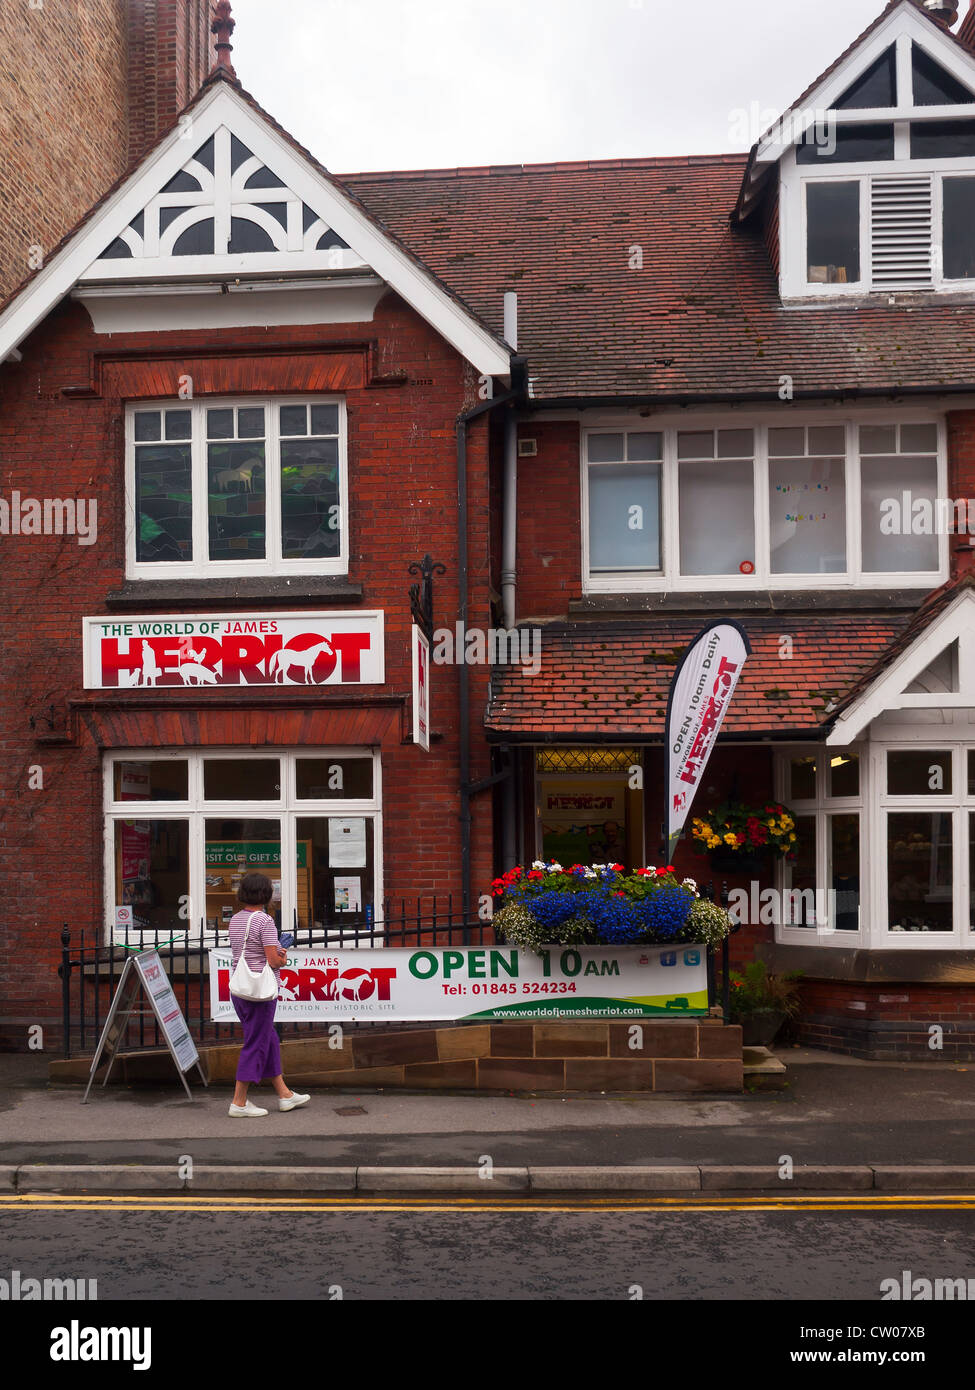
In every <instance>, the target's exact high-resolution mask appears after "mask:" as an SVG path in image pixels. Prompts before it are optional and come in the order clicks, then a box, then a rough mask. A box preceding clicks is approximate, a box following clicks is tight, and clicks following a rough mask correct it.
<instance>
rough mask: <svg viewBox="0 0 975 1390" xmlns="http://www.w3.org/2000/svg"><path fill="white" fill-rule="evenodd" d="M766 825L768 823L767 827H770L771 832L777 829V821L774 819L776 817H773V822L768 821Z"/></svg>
mask: <svg viewBox="0 0 975 1390" xmlns="http://www.w3.org/2000/svg"><path fill="white" fill-rule="evenodd" d="M765 823H766V825H767V826H768V828H769V830H774V829H775V819H774V817H773V819H772V820H770V821H766V822H765Z"/></svg>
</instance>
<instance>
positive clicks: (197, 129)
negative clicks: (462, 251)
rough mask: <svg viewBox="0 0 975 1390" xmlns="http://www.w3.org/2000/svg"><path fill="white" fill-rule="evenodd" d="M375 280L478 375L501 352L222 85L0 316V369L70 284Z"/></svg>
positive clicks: (490, 371) (87, 289)
mask: <svg viewBox="0 0 975 1390" xmlns="http://www.w3.org/2000/svg"><path fill="white" fill-rule="evenodd" d="M369 271H371V272H372V273H373V276H375V277H378V279H379V280H380V281H381V282H383V283H385V284H386V285H388V286H389V287H390V288H392V289H393V290H395V291H396V292H397V293H398V294H399V295H400V296H401V297H402V298H403V299H404V300H405V301H406V302H407V303H408V304H410V305H411V306H412V308H414V309H415V310H416V312H417V313H418V314H420V315H421V317H423V318H424V319H426V321H427V322H428V323H429V324H430V325H431V326H432V327H433V328H434V329H435V330H436V331H437V332H439V333H440V334H441V336H442V337H443V338H445V339H446V341H447V342H449V343H450V344H451V345H452V346H453V347H454V348H455V349H456V350H457V351H458V352H459V353H460V354H461V355H462V356H463V357H464V358H466V360H467V361H468V362H470V363H471V364H472V366H474V367H475V369H476V370H477V371H479V372H481V373H483V374H484V375H487V376H498V377H507V376H508V375H509V373H510V360H511V354H510V351H509V350H508V349H507V348H506V347H505V345H504V344H503V343H502V342H501V340H500V339H498V338H497V337H495V335H494V334H493V333H491V332H490V331H489V330H488V329H487V328H486V327H485V326H484V325H483V324H481V323H480V322H479V321H478V320H477V319H476V318H475V317H474V316H473V315H472V314H471V313H470V312H469V311H467V310H465V309H464V308H463V306H461V305H460V304H458V302H457V301H456V300H455V299H454V298H453V297H452V296H451V295H450V294H449V293H448V292H447V290H446V289H445V288H444V286H443V285H441V284H440V282H439V281H438V280H437V279H436V277H435V276H434V275H433V274H432V273H431V272H429V271H427V270H426V269H425V268H424V267H423V266H421V265H419V264H418V263H417V262H416V261H415V260H414V258H413V257H411V256H410V255H409V254H408V253H407V252H406V251H405V250H403V249H402V248H401V247H400V246H399V245H398V244H397V243H396V242H395V241H394V240H393V239H392V238H391V237H389V236H388V235H386V234H385V233H384V232H383V231H382V230H381V229H380V228H379V227H378V226H377V225H376V224H375V223H374V222H373V221H372V220H371V219H370V218H369V217H368V216H367V215H366V214H365V213H364V212H363V210H362V209H361V208H360V207H359V206H358V204H357V203H356V202H355V200H354V199H353V198H352V197H350V196H348V195H347V194H345V193H344V191H343V190H342V189H341V188H340V187H338V186H337V185H336V184H335V183H333V182H332V181H330V180H329V179H328V178H326V177H324V176H323V175H322V174H321V173H320V172H319V171H318V170H317V169H316V168H315V167H314V166H313V165H312V164H310V163H309V162H308V160H307V159H305V158H303V157H302V155H301V154H300V152H299V151H298V150H296V149H295V148H294V147H293V146H292V145H291V144H290V142H289V141H288V140H287V139H286V138H285V137H284V136H282V135H281V133H280V132H279V131H277V130H275V129H274V127H273V126H272V125H271V124H270V123H269V122H268V121H267V120H265V119H264V118H263V117H262V116H261V115H260V114H259V113H258V112H257V111H255V110H254V109H253V108H252V107H251V106H250V104H249V103H248V102H247V101H246V100H245V99H244V97H242V96H241V95H240V93H239V92H238V91H237V90H236V88H234V87H233V86H231V85H230V84H229V83H228V82H218V83H216V84H214V86H213V87H211V88H210V89H209V90H208V91H206V92H204V94H203V96H202V97H201V98H200V99H199V101H198V103H197V104H196V105H195V106H193V107H191V108H190V109H189V110H188V111H187V112H186V113H185V114H184V115H183V116H182V117H181V118H180V121H179V124H178V126H177V127H176V128H175V129H174V130H173V131H172V132H171V133H170V135H169V136H168V137H167V138H166V139H165V140H164V141H163V142H162V144H161V145H160V146H159V147H158V148H157V149H156V150H155V152H154V153H153V154H152V155H150V156H149V158H148V159H147V160H146V161H145V162H144V163H143V164H142V165H141V166H140V167H139V169H137V170H136V171H135V173H133V174H132V176H131V177H130V178H129V179H127V180H126V181H125V183H124V184H122V186H121V187H120V188H118V189H116V191H115V192H114V193H113V194H112V195H111V196H110V197H108V198H107V199H106V200H105V203H104V205H103V206H102V207H100V208H99V209H98V210H97V212H96V213H95V214H94V215H93V216H92V217H91V218H89V220H88V221H87V222H85V223H84V224H83V225H82V226H81V227H80V228H79V229H78V231H77V232H76V233H75V235H74V236H73V237H71V239H70V240H69V241H68V242H67V243H66V245H65V246H63V247H62V248H61V250H60V251H59V252H58V253H57V254H56V255H54V256H52V257H51V259H50V261H49V262H48V263H47V264H46V265H45V267H44V268H43V269H42V270H41V271H40V272H39V273H38V275H37V276H36V277H35V278H34V279H33V280H32V281H31V282H30V283H29V284H28V285H27V286H25V288H24V289H23V291H22V292H21V293H20V294H18V295H16V296H15V297H14V299H13V300H12V301H11V303H10V304H9V305H8V306H7V309H6V310H5V311H4V312H3V314H0V362H4V361H6V360H7V358H8V357H10V355H11V353H12V352H13V351H14V350H15V349H16V348H18V347H19V346H20V344H21V343H22V342H23V341H24V339H25V338H26V337H27V335H28V334H29V333H30V332H31V331H32V329H33V328H35V327H36V326H37V324H38V323H39V322H40V321H41V320H42V319H43V318H44V317H45V316H46V315H47V314H48V313H49V312H50V310H51V309H52V308H53V307H54V306H55V305H56V304H57V303H58V302H59V301H60V300H61V299H62V298H63V297H64V296H65V295H66V294H69V293H70V292H71V291H72V290H74V289H75V288H76V287H80V294H81V295H82V296H84V295H86V294H87V293H98V291H99V289H100V287H102V286H105V287H106V289H107V288H108V287H109V286H110V287H112V288H113V290H114V289H115V288H122V289H123V290H124V288H125V287H126V286H131V287H132V289H133V293H138V292H139V287H140V286H146V287H148V286H149V285H150V284H151V285H153V286H157V285H159V284H165V283H172V284H174V285H175V284H177V283H179V282H182V283H183V284H187V283H189V282H192V281H194V280H195V281H204V280H208V279H209V280H211V281H214V280H216V281H219V280H224V281H227V280H230V281H232V282H233V281H236V280H238V279H239V280H241V281H243V282H246V281H247V280H248V279H251V280H252V282H256V281H257V280H259V278H260V277H262V276H263V277H265V278H269V277H272V276H273V277H275V278H277V277H289V276H292V275H300V276H302V277H304V278H305V279H306V280H307V279H308V278H309V276H312V277H315V278H316V279H320V280H321V283H322V285H323V286H326V285H327V284H328V283H329V282H330V280H332V279H339V280H341V281H342V282H343V283H344V284H345V285H346V286H348V284H349V276H350V274H351V275H356V274H359V275H365V274H368V272H369Z"/></svg>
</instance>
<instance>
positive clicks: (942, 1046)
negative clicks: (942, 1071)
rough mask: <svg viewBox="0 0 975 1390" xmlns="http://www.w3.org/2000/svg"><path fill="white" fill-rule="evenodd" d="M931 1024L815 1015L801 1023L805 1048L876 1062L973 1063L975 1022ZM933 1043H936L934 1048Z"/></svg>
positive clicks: (799, 1029)
mask: <svg viewBox="0 0 975 1390" xmlns="http://www.w3.org/2000/svg"><path fill="white" fill-rule="evenodd" d="M934 1026H935V1027H936V1028H938V1029H940V1030H941V1031H940V1032H937V1031H934V1032H933V1031H932V1025H931V1024H929V1023H919V1022H916V1021H912V1020H908V1019H877V1018H863V1019H855V1018H850V1017H849V1016H848V1015H846V1016H844V1015H842V1014H836V1015H830V1014H811V1015H804V1016H803V1017H802V1018H800V1019H799V1020H798V1025H797V1035H796V1036H797V1041H798V1042H800V1043H801V1044H802V1046H803V1047H819V1048H822V1049H823V1050H824V1051H826V1052H843V1053H846V1054H847V1056H850V1057H862V1058H864V1059H865V1060H867V1061H872V1062H933V1063H938V1062H973V1061H975V1023H939V1024H937V1025H934ZM932 1044H935V1045H934V1046H932Z"/></svg>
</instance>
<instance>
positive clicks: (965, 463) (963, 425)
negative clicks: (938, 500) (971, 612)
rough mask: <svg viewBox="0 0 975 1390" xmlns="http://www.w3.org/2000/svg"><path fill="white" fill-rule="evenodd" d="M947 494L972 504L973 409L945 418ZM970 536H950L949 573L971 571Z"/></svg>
mask: <svg viewBox="0 0 975 1390" xmlns="http://www.w3.org/2000/svg"><path fill="white" fill-rule="evenodd" d="M947 420H948V496H949V497H951V498H952V499H953V500H955V501H958V500H960V499H961V498H963V497H965V498H968V499H970V505H972V506H975V410H952V411H950V412H949V414H948V417H947ZM970 539H971V538H970V537H952V539H951V541H950V542H949V544H950V547H951V569H952V573H953V574H962V573H965V572H968V571H971V570H975V546H973V545H970V544H969V540H970Z"/></svg>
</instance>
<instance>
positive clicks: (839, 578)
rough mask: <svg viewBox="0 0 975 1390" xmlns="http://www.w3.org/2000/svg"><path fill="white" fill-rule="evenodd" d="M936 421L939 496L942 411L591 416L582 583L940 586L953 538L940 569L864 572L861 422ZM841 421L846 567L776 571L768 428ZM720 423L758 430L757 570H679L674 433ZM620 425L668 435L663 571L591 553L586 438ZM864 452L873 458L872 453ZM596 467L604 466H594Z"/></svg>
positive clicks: (597, 588) (601, 586) (719, 587)
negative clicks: (611, 563) (610, 568)
mask: <svg viewBox="0 0 975 1390" xmlns="http://www.w3.org/2000/svg"><path fill="white" fill-rule="evenodd" d="M896 424H933V425H936V426H937V430H938V445H937V489H938V490H937V496H938V497H946V496H947V491H948V444H947V428H946V424H945V417H944V414H943V413H940V412H937V411H933V410H931V409H929V408H924V409H917V410H912V409H907V408H904V407H897V408H894V409H886V410H878V409H873V410H862V411H855V412H844V413H842V414H840V413H838V412H830V411H823V410H820V411H818V412H817V411H814V410H810V411H804V410H800V409H796V408H792V409H790V411H789V412H788V414H783V415H782V416H780V417H779V418H774V417H772V416H770V415H769V412H768V411H767V410H766V411H765V412H763V413H758V412H747V411H740V412H736V413H734V414H716V415H697V416H692V415H686V416H675V415H665V414H661V415H660V416H653V417H651V418H650V419H646V418H643V417H639V416H636V417H635V416H633V415H632V414H630V415H620V416H613V417H605V418H601V419H600V421H599V423H597V422H596V421H595V420H590V419H587V420H586V421H585V422H584V423H583V424H582V427H581V428H580V431H579V469H580V484H579V489H580V515H581V529H582V536H581V548H582V588H583V593H584V594H587V595H588V594H617V593H663V592H675V593H681V592H683V593H701V592H709V591H716V592H722V593H727V592H729V591H730V590H735V591H741V592H743V593H747V592H750V591H756V590H757V591H763V590H771V589H816V590H824V589H841V590H855V589H878V588H882V589H894V588H896V589H919V590H931V589H935V588H938V587H939V586H940V585H941V584H943V583H945V581H946V580H947V578H948V564H949V543H950V541H951V539H952V537H951V536H949V535H947V534H945V535H942V536H939V537H938V567H937V569H936V570H925V571H917V572H910V571H907V572H887V571H883V572H874V571H865V570H864V569H863V567H862V560H861V536H860V451H859V433H858V432H859V429H860V426H861V425H896ZM817 425H842V426H844V427H845V429H846V557H847V568H846V570H845V571H844V572H842V573H836V574H794V575H789V574H773V573H772V570H771V554H770V550H769V546H770V519H769V504H768V488H769V455H768V431H769V430H770V429H781V428H789V427H794V426H795V427H798V426H807V427H808V426H817ZM722 429H728V430H731V429H753V430H754V431H755V459H754V475H753V476H754V506H755V522H754V530H755V572H754V574H750V575H740V574H738V575H736V574H711V575H682V574H681V573H680V568H679V567H680V520H679V504H680V497H679V491H678V470H679V463H678V459H677V435H678V433H684V432H689V433H693V432H695V431H699V430H700V431H707V430H722ZM618 431H628V432H630V433H636V432H641V433H647V432H654V433H661V434H662V435H663V447H662V450H661V452H662V455H663V459H662V469H661V494H660V507H661V563H662V566H663V568H662V569H661V570H653V571H649V570H647V571H629V572H620V573H616V574H612V575H593V574H592V573H591V571H590V555H589V524H590V514H589V477H588V468H589V464H588V458H587V454H588V443H587V441H588V438H589V435H590V434H607V433H613V432H618ZM867 457H868V458H869V457H871V456H870V455H867ZM593 467H597V468H598V467H600V465H599V464H594V465H593Z"/></svg>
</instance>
